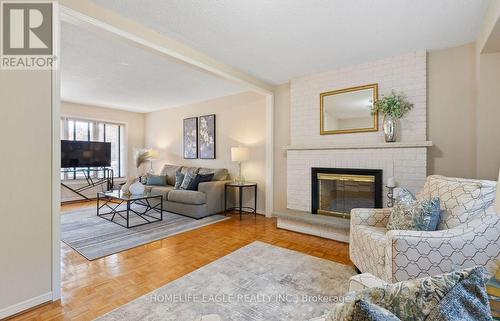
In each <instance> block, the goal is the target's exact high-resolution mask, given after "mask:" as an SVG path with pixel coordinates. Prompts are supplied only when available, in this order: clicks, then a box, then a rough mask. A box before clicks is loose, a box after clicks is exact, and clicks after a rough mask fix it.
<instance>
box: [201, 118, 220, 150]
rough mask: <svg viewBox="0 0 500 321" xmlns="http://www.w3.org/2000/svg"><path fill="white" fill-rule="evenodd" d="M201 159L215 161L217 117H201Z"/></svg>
mask: <svg viewBox="0 0 500 321" xmlns="http://www.w3.org/2000/svg"><path fill="white" fill-rule="evenodd" d="M198 148H199V152H198V154H199V157H200V158H202V159H215V148H216V146H215V115H213V114H212V115H205V116H200V131H199V134H198Z"/></svg>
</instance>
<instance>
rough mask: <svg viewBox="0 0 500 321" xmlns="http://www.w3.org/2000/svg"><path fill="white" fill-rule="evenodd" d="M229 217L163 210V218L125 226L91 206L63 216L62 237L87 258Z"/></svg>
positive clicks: (124, 248)
mask: <svg viewBox="0 0 500 321" xmlns="http://www.w3.org/2000/svg"><path fill="white" fill-rule="evenodd" d="M227 219H229V217H225V216H222V215H213V216H209V217H205V218H202V219H199V220H196V219H193V218H189V217H185V216H182V215H177V214H173V213H169V212H163V221H161V222H155V223H151V224H146V225H142V226H138V227H133V228H130V229H126V228H124V227H121V226H119V225H117V224H115V223H112V222H109V221H107V220H105V219H103V218H100V217H97V215H96V208H95V207H89V208H85V209H81V210H77V211H72V212H68V213H64V214H62V215H61V240H62V241H63V242H64V243H66V244H68V245H69V246H71V247H72V248H73V249H74V250H75V251H77V252H78V253H80V254H81V255H83V256H84V257H85V258H86V259H88V260H95V259H98V258H101V257H104V256H108V255H111V254H114V253H118V252H121V251H124V250H128V249H131V248H134V247H137V246H140V245H143V244H147V243H150V242H153V241H157V240H161V239H164V238H166V237H168V236H172V235H175V234H179V233H182V232H187V231H190V230H194V229H197V228H200V227H203V226H207V225H209V224H213V223H217V222H221V221H224V220H227Z"/></svg>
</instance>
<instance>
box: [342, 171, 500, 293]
mask: <svg viewBox="0 0 500 321" xmlns="http://www.w3.org/2000/svg"><path fill="white" fill-rule="evenodd" d="M443 182H448V184H449V186H446V185H445V184H444V183H443ZM457 182H461V184H462V185H460V184H457ZM472 185H474V186H476V190H470V189H469V188H470V186H472ZM425 186H426V187H425V188H424V190H423V191H422V192H421V193H420V194H419V197H440V198H441V200H442V201H441V204H442V205H441V206H442V209H445V210H447V211H448V215H447V217H446V219H445V222H444V224H443V226H453V227H451V228H445V229H442V230H438V231H428V232H426V231H403V230H394V231H388V230H386V229H385V225H386V224H387V220H388V217H389V214H390V210H389V209H354V210H352V212H351V231H350V240H351V241H350V247H349V254H350V258H351V261H352V262H353V263H354V264H355V265H356V266H357V267H358V269H360V270H361V271H362V272H368V273H371V274H373V275H375V276H376V277H378V278H381V279H383V280H385V281H387V282H389V283H394V282H399V281H404V280H408V279H415V278H422V277H426V276H432V275H437V274H442V273H447V272H450V271H453V270H456V269H459V268H466V267H472V266H475V265H480V266H485V267H486V268H487V269H488V270H489V271H490V272H491V271H492V269H493V267H494V262H495V260H496V259H500V214H499V213H496V212H495V209H494V205H493V203H494V195H495V188H496V182H490V181H480V180H466V179H456V178H446V177H442V176H439V177H438V176H429V177H428V179H427V182H426V184H425ZM436 186H439V187H436ZM436 190H439V191H440V192H441V193H443V194H439V193H438V192H436ZM443 204H444V205H443ZM468 210H470V211H471V212H467V211H468ZM457 221H458V222H463V223H461V224H458V225H455V223H456V222H457ZM384 232H385V235H382V234H383V233H384ZM382 253H383V257H384V259H383V260H382V259H381V255H382Z"/></svg>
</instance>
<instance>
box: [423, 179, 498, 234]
mask: <svg viewBox="0 0 500 321" xmlns="http://www.w3.org/2000/svg"><path fill="white" fill-rule="evenodd" d="M495 191H496V182H493V181H484V180H473V179H465V178H454V177H445V176H440V175H432V176H429V177H427V180H426V182H425V185H424V188H423V189H422V191H421V192H420V193H419V194H418V198H419V199H431V198H433V197H439V198H440V200H441V210H442V211H443V212H442V213H441V222H440V223H439V226H438V229H439V230H445V229H450V228H454V227H456V226H459V225H461V224H464V223H466V222H467V221H468V220H470V219H472V218H473V217H475V216H478V215H481V214H484V212H485V210H486V209H487V208H489V207H490V206H491V205H492V204H493V202H494V201H495Z"/></svg>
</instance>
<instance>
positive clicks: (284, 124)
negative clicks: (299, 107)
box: [274, 83, 290, 211]
mask: <svg viewBox="0 0 500 321" xmlns="http://www.w3.org/2000/svg"><path fill="white" fill-rule="evenodd" d="M288 145H290V84H289V83H286V84H283V85H281V86H278V87H277V88H276V90H275V92H274V210H275V211H283V210H284V209H286V198H287V195H286V184H287V177H286V150H284V149H283V147H285V146H288Z"/></svg>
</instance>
